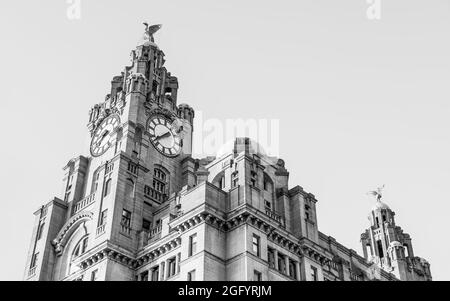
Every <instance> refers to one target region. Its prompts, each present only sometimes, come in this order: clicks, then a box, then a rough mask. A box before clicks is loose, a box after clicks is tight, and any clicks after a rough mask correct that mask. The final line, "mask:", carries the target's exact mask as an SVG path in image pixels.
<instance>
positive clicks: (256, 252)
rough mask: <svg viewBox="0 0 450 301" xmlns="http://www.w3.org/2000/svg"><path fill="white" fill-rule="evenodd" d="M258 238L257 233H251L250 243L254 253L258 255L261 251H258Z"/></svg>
mask: <svg viewBox="0 0 450 301" xmlns="http://www.w3.org/2000/svg"><path fill="white" fill-rule="evenodd" d="M260 240H261V239H260V238H259V236H258V235H255V234H253V241H252V245H253V253H255V255H256V256H258V257H259V256H260V255H261V254H260V253H261V252H260Z"/></svg>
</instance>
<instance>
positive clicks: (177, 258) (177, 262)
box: [175, 253, 181, 274]
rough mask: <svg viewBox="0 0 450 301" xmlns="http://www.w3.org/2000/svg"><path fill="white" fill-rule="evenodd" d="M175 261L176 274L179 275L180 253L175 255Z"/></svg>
mask: <svg viewBox="0 0 450 301" xmlns="http://www.w3.org/2000/svg"><path fill="white" fill-rule="evenodd" d="M175 260H176V267H177V274H179V273H180V262H181V253H178V254H177V257H176V259H175Z"/></svg>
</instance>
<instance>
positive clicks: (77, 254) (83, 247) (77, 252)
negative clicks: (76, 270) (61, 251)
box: [72, 236, 89, 260]
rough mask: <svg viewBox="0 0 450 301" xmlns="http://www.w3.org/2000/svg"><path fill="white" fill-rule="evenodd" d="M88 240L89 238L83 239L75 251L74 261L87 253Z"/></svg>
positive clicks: (73, 254)
mask: <svg viewBox="0 0 450 301" xmlns="http://www.w3.org/2000/svg"><path fill="white" fill-rule="evenodd" d="M88 240H89V237H88V236H86V237H84V238H83V239H81V241H80V242H79V243H78V244H77V246H76V247H75V248H74V249H73V253H72V260H74V259H76V258H78V257H80V256H81V255H83V254H84V253H86V250H87V246H88Z"/></svg>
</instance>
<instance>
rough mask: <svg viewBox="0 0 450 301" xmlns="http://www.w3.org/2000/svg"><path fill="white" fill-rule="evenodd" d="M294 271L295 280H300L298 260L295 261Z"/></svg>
mask: <svg viewBox="0 0 450 301" xmlns="http://www.w3.org/2000/svg"><path fill="white" fill-rule="evenodd" d="M295 272H296V274H297V281H300V280H302V279H301V276H300V262H298V261H296V262H295Z"/></svg>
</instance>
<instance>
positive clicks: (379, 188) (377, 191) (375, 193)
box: [367, 185, 385, 202]
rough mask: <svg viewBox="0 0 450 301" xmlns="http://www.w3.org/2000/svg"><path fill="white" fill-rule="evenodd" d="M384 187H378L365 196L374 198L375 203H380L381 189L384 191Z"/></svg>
mask: <svg viewBox="0 0 450 301" xmlns="http://www.w3.org/2000/svg"><path fill="white" fill-rule="evenodd" d="M384 186H385V185H383V186H381V187H378V188H377V189H376V190H373V191H369V192H368V193H367V194H368V195H372V196H374V197H376V199H377V202H380V201H381V198H382V197H383V189H384Z"/></svg>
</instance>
